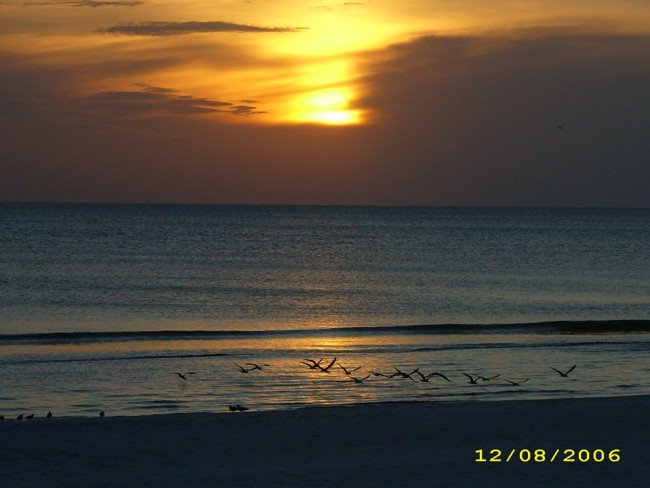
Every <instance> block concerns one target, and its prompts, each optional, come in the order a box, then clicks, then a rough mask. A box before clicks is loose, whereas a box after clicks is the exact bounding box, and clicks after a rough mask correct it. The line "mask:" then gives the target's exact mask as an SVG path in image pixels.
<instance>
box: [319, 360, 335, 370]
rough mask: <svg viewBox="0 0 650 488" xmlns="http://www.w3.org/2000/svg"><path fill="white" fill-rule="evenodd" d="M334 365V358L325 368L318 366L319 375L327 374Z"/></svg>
mask: <svg viewBox="0 0 650 488" xmlns="http://www.w3.org/2000/svg"><path fill="white" fill-rule="evenodd" d="M334 363H336V358H334V359H332V362H331V363H329V364H328V365H327V367H326V368H323V367H322V366H318V369H320V370H321V373H329V372H330V368H331V367H332V366H334Z"/></svg>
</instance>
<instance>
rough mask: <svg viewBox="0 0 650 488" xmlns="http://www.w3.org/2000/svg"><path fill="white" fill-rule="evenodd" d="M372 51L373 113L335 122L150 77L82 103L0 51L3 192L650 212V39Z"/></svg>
mask: <svg viewBox="0 0 650 488" xmlns="http://www.w3.org/2000/svg"><path fill="white" fill-rule="evenodd" d="M158 41H160V40H158ZM359 59H360V60H361V61H360V65H359V69H360V70H361V76H360V78H359V79H358V80H357V81H358V87H357V88H358V91H359V93H360V95H361V96H360V98H359V99H358V100H356V102H355V104H356V108H359V109H363V110H366V111H368V113H369V114H370V115H371V118H370V120H371V123H370V124H369V125H365V126H356V127H323V126H317V125H313V124H311V125H288V124H287V125H271V124H269V123H268V120H265V121H264V122H265V123H264V124H261V123H260V124H257V123H256V120H261V119H257V118H256V117H255V116H250V117H247V118H246V123H232V122H233V121H235V120H237V119H236V118H235V117H226V116H225V115H226V114H227V113H229V112H230V113H233V115H236V114H237V112H240V114H241V115H244V116H246V115H249V114H250V113H251V112H255V111H257V108H252V107H255V106H256V105H257V103H256V102H252V101H248V100H241V99H240V100H237V101H232V100H227V101H220V100H208V99H201V98H195V97H192V96H191V95H189V94H185V93H180V92H175V91H171V90H169V89H168V88H164V87H153V86H149V85H136V86H133V87H132V89H128V90H124V91H112V92H100V93H97V94H94V95H92V96H90V97H88V98H86V99H83V100H71V99H69V98H66V97H65V95H66V93H69V91H67V90H65V89H64V88H65V87H67V86H68V85H67V84H68V83H69V81H70V77H71V74H70V72H58V71H47V70H44V69H42V70H40V71H36V70H31V71H29V70H23V71H20V69H19V67H20V66H21V59H20V58H11V57H10V56H6V55H5V56H3V55H2V53H0V133H2V134H3V137H2V138H0V165H1V169H2V178H0V200H32V201H33V200H50V201H52V200H54V201H120V202H129V201H130V202H134V201H139V202H156V201H158V202H196V203H296V204H298V203H312V204H334V203H339V204H414V205H423V204H428V205H476V206H482V205H497V206H498V205H511V206H637V207H650V183H649V182H650V143H649V142H648V137H647V134H649V133H650V118H649V117H648V113H650V92H649V91H648V90H647V86H650V37H646V36H633V35H620V34H607V33H602V32H589V31H585V30H583V29H577V28H576V29H562V30H558V29H530V30H526V31H522V30H518V31H510V32H507V31H503V32H501V33H491V34H485V35H474V36H455V37H439V36H425V37H421V38H418V39H414V40H413V41H412V42H407V43H403V44H399V45H395V46H391V47H388V48H386V49H381V50H377V51H373V52H364V53H362V56H360V57H359ZM133 79H136V80H137V79H148V78H146V77H143V76H133ZM61 87H62V88H61ZM241 98H244V96H242V97H241ZM206 102H208V103H206ZM209 102H213V103H226V104H229V105H211V104H210V103H209ZM91 108H92V109H91ZM206 109H207V110H208V112H210V111H222V112H223V114H224V116H222V117H195V116H191V114H192V113H196V112H194V110H198V111H199V113H204V112H200V111H201V110H206ZM210 113H211V112H210ZM159 114H160V115H162V116H154V115H159ZM125 115H126V116H125ZM137 115H144V116H137ZM239 120H241V119H239ZM228 122H231V123H228ZM557 126H563V127H564V128H563V129H561V130H559V129H557Z"/></svg>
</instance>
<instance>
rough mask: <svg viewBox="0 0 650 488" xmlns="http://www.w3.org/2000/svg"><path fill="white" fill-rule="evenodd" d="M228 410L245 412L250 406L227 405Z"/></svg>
mask: <svg viewBox="0 0 650 488" xmlns="http://www.w3.org/2000/svg"><path fill="white" fill-rule="evenodd" d="M228 410H230V411H231V412H245V411H246V410H250V408H248V407H242V406H241V405H228Z"/></svg>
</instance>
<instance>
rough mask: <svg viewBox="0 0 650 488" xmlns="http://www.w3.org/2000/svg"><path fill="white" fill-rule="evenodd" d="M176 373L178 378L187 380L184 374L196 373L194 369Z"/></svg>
mask: <svg viewBox="0 0 650 488" xmlns="http://www.w3.org/2000/svg"><path fill="white" fill-rule="evenodd" d="M176 374H177V375H178V377H179V378H180V379H182V380H185V381H187V378H186V376H187V375H188V374H196V373H195V372H194V371H188V372H187V373H176Z"/></svg>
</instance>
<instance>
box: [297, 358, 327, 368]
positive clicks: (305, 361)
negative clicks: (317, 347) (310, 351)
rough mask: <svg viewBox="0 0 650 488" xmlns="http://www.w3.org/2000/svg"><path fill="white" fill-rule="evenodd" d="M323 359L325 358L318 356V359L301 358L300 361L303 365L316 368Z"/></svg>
mask: <svg viewBox="0 0 650 488" xmlns="http://www.w3.org/2000/svg"><path fill="white" fill-rule="evenodd" d="M324 360H325V358H320V359H319V360H318V361H314V360H313V359H303V360H302V361H300V362H301V363H302V364H304V365H305V366H308V367H309V369H316V368H318V367H320V363H322V362H323V361H324ZM310 363H311V364H310Z"/></svg>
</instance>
